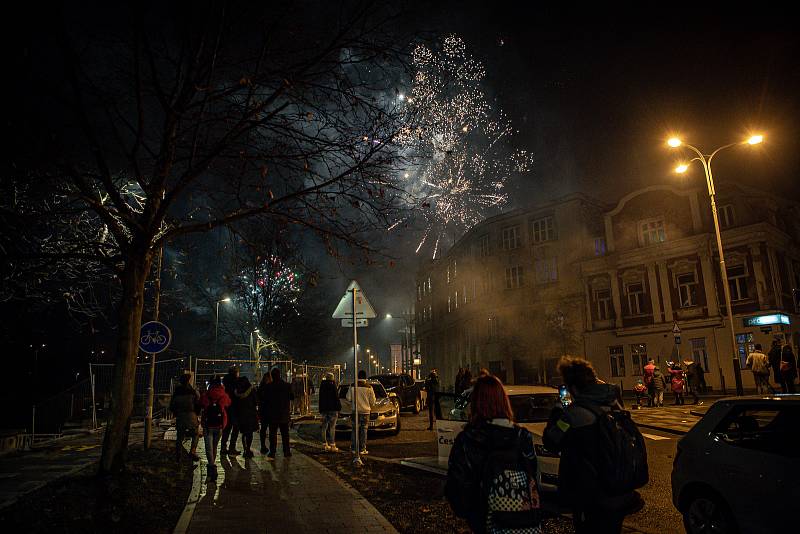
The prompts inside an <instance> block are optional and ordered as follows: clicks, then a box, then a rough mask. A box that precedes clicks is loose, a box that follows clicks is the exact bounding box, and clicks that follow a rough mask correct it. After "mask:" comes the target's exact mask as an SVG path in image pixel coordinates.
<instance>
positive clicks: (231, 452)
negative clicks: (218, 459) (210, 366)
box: [219, 365, 239, 456]
mask: <svg viewBox="0 0 800 534" xmlns="http://www.w3.org/2000/svg"><path fill="white" fill-rule="evenodd" d="M238 384H239V368H238V367H236V366H235V365H232V366H230V367H229V368H228V374H227V375H225V378H223V379H222V385H223V386H225V393H227V395H228V397H229V398H230V399H231V407H230V409H229V410H228V423H227V424H226V425H225V428H224V429H223V430H222V448H221V449H220V451H219V452H220V454H227V455H228V456H236V455H238V454H239V451H237V450H236V440H237V439H238V438H239V422H238V421H237V420H236V412H237V410H238V406H237V398H236V386H237V385H238ZM228 437H230V445H229V444H228Z"/></svg>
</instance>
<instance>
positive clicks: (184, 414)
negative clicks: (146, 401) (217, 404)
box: [169, 373, 200, 462]
mask: <svg viewBox="0 0 800 534" xmlns="http://www.w3.org/2000/svg"><path fill="white" fill-rule="evenodd" d="M191 381H192V375H191V373H184V374H182V375H181V377H180V378H179V379H178V386H177V387H176V388H175V391H174V392H173V393H172V399H170V401H169V411H171V412H172V413H173V414H175V434H176V435H175V459H176V460H178V461H180V459H181V456H183V440H184V439H186V438H187V437H188V438H191V439H192V445H191V448H190V449H189V456H191V458H192V461H194V462H197V461H200V457H199V456H197V442H198V441H199V439H200V433H199V427H200V420H199V419H198V417H197V414H199V413H200V394H199V393H197V390H195V389H194V388H193V387H192V384H191Z"/></svg>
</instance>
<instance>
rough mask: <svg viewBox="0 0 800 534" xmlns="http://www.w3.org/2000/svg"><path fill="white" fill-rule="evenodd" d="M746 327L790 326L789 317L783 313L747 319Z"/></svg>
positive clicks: (745, 321) (745, 320) (745, 319)
mask: <svg viewBox="0 0 800 534" xmlns="http://www.w3.org/2000/svg"><path fill="white" fill-rule="evenodd" d="M743 321H744V325H745V326H767V325H771V324H789V316H788V315H784V314H782V313H773V314H770V315H756V316H755V317H745V318H744V319H743Z"/></svg>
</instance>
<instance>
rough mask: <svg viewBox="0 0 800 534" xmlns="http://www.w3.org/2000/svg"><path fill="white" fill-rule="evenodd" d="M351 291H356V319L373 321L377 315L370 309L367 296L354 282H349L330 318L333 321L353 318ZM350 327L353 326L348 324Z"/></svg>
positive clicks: (373, 309) (370, 305)
mask: <svg viewBox="0 0 800 534" xmlns="http://www.w3.org/2000/svg"><path fill="white" fill-rule="evenodd" d="M353 289H355V290H356V291H355V293H356V306H355V312H356V318H357V319H374V318H375V317H377V316H378V315H377V314H376V313H375V308H373V307H372V304H370V302H369V299H367V296H366V295H365V294H364V292H363V291H362V290H361V287H360V286H359V285H358V282H356V281H355V280H353V281H352V282H350V285H349V286H347V291H346V292H345V294H344V296H343V297H342V300H340V301H339V305H338V306H336V310H335V311H334V312H333V315H332V317H333V318H334V319H351V318H352V317H353ZM350 326H351V327H352V326H353V325H352V324H350Z"/></svg>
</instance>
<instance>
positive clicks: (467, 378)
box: [461, 368, 472, 393]
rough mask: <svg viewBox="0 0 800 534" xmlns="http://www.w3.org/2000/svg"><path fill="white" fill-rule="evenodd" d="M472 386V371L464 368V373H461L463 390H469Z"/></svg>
mask: <svg viewBox="0 0 800 534" xmlns="http://www.w3.org/2000/svg"><path fill="white" fill-rule="evenodd" d="M471 387H472V372H470V370H469V369H467V368H464V373H463V374H462V375H461V392H462V393H463V392H464V391H467V390H468V389H469V388H471Z"/></svg>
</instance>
